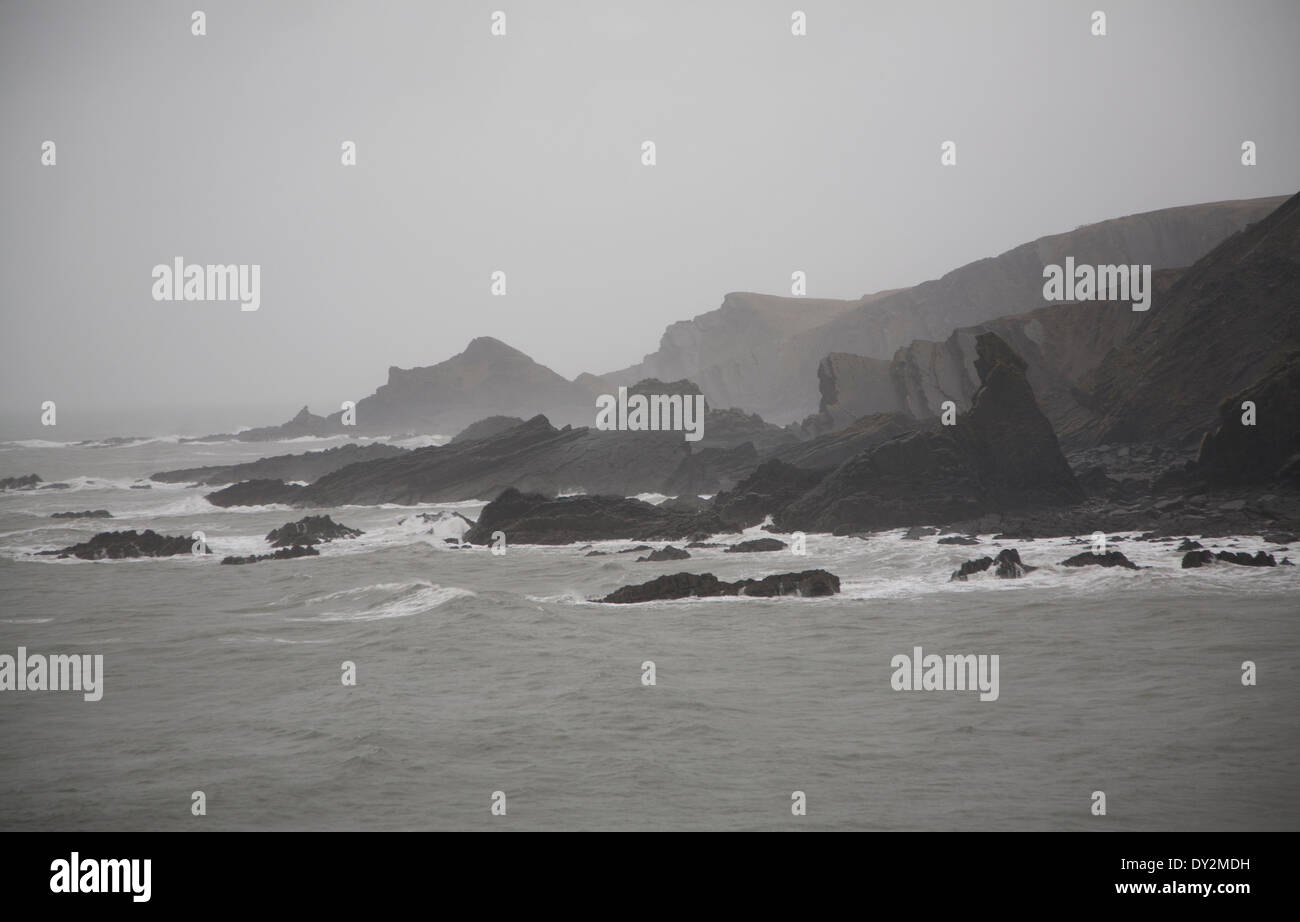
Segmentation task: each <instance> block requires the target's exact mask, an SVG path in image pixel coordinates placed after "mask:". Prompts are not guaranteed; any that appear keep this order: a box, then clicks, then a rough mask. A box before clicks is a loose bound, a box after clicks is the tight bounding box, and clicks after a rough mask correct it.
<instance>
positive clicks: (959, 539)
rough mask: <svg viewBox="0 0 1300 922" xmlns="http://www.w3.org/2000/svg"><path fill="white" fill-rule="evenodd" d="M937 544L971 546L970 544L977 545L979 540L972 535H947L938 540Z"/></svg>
mask: <svg viewBox="0 0 1300 922" xmlns="http://www.w3.org/2000/svg"><path fill="white" fill-rule="evenodd" d="M939 543H940V544H965V545H972V544H979V543H980V539H979V538H977V537H975V536H974V535H949V536H948V537H946V538H940V539H939Z"/></svg>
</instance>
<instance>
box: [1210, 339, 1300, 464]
mask: <svg viewBox="0 0 1300 922" xmlns="http://www.w3.org/2000/svg"><path fill="white" fill-rule="evenodd" d="M1298 407H1300V349H1296V350H1295V351H1293V352H1290V353H1289V354H1287V355H1285V356H1284V357H1283V358H1282V359H1281V360H1279V362H1278V363H1277V364H1276V365H1275V366H1273V367H1272V368H1271V369H1269V371H1268V372H1266V373H1265V374H1264V376H1263V377H1262V378H1260V379H1259V380H1258V381H1256V382H1255V383H1254V384H1252V385H1251V386H1250V387H1248V388H1246V389H1245V390H1244V391H1241V392H1240V393H1237V394H1233V395H1232V396H1231V397H1229V398H1228V399H1227V400H1225V401H1224V402H1223V403H1222V405H1221V406H1220V407H1219V425H1218V427H1217V428H1215V430H1214V431H1213V432H1207V433H1206V434H1205V438H1204V439H1203V440H1202V441H1201V445H1200V450H1199V452H1198V454H1197V457H1196V467H1197V471H1198V473H1199V474H1200V475H1201V477H1203V478H1204V479H1205V480H1207V481H1209V482H1210V483H1212V484H1216V485H1236V484H1253V483H1270V482H1274V481H1285V482H1288V483H1290V484H1292V485H1293V486H1300V411H1298V410H1297V408H1298ZM1248 419H1249V420H1250V421H1251V424H1250V425H1248V424H1247V422H1246V421H1247V420H1248Z"/></svg>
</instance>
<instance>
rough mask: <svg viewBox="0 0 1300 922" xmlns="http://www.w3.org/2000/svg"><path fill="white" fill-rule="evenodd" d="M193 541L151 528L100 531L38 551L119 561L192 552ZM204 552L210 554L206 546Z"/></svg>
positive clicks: (86, 558)
mask: <svg viewBox="0 0 1300 922" xmlns="http://www.w3.org/2000/svg"><path fill="white" fill-rule="evenodd" d="M193 546H194V542H193V541H192V540H191V539H189V538H186V537H184V536H175V537H173V536H171V535H160V534H158V533H157V532H155V531H153V530H151V529H145V530H144V531H143V532H137V531H136V530H135V529H131V530H130V531H102V532H100V533H99V534H97V535H95V537H93V538H91V539H90V540H89V541H83V542H81V543H80V544H73V545H70V546H68V547H65V548H63V549H61V550H57V551H38V552H37V553H38V554H41V555H43V556H49V557H59V558H66V557H76V558H78V559H80V560H122V559H125V558H134V557H175V556H176V555H177V554H189V553H192V548H193ZM203 553H205V554H211V553H212V551H210V550H208V549H207V548H206V547H205V548H204V549H203Z"/></svg>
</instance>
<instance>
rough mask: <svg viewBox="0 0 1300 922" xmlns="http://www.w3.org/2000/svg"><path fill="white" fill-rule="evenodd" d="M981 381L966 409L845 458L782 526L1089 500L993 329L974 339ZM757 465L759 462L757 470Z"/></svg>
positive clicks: (941, 516) (850, 525)
mask: <svg viewBox="0 0 1300 922" xmlns="http://www.w3.org/2000/svg"><path fill="white" fill-rule="evenodd" d="M976 347H977V350H978V354H979V359H978V360H977V363H976V367H977V371H978V373H979V374H980V377H981V380H982V381H983V384H982V385H981V387H980V389H979V390H978V391H976V393H975V395H974V397H973V398H972V407H971V409H970V412H969V413H966V414H964V415H962V416H959V417H958V418H957V422H956V424H955V425H953V426H939V427H936V428H934V429H930V430H927V431H922V432H915V433H911V434H908V435H904V436H900V437H898V438H895V439H891V440H889V441H887V442H884V443H883V444H881V445H878V446H877V447H875V448H873V449H871V450H869V451H866V452H863V453H862V454H860V455H858V456H856V457H854V458H852V459H851V460H849V461H846V462H845V463H844V464H842V465H840V466H839V467H838V468H836V469H835V470H834V471H832V472H831V473H830V474H828V475H827V476H826V477H825V478H823V479H822V480H821V481H820V482H819V483H818V484H817V485H816V486H815V487H813V488H812V489H811V490H809V491H808V492H807V493H805V494H804V495H803V496H801V497H799V498H798V499H796V500H794V501H793V502H791V503H790V504H789V505H787V506H786V507H785V508H783V509H782V510H780V511H779V512H777V513H776V515H775V517H774V518H775V524H776V525H777V527H778V528H780V529H781V530H782V531H787V532H788V531H796V530H798V531H830V532H838V531H841V530H871V529H884V528H893V527H898V526H900V525H906V524H908V523H909V522H915V521H916V520H917V519H918V518H920V519H923V520H931V521H935V520H938V521H961V520H964V519H972V518H975V517H977V516H980V515H985V514H988V513H991V512H993V511H1006V510H1015V509H1031V508H1054V507H1055V508H1059V507H1065V506H1069V505H1072V504H1077V503H1080V502H1082V501H1083V499H1084V494H1083V491H1082V490H1081V489H1080V488H1079V485H1078V483H1077V482H1076V481H1075V479H1074V474H1073V473H1072V472H1071V470H1070V467H1069V465H1068V464H1067V463H1066V460H1065V457H1064V456H1063V455H1062V454H1061V449H1060V446H1059V444H1058V443H1057V441H1056V436H1055V434H1054V433H1053V432H1052V427H1051V424H1050V423H1048V421H1047V419H1046V417H1044V416H1043V414H1042V411H1041V410H1039V408H1038V405H1037V404H1036V403H1035V401H1034V394H1033V391H1032V390H1031V389H1030V387H1029V383H1028V382H1027V381H1026V379H1025V374H1024V361H1023V360H1022V359H1020V357H1019V356H1017V355H1016V354H1015V353H1014V352H1012V351H1011V349H1010V347H1008V346H1007V344H1006V343H1004V342H1003V341H1002V340H1000V339H999V338H998V337H997V336H996V335H994V334H992V333H984V334H981V335H980V336H979V337H977V340H976ZM760 470H761V468H760Z"/></svg>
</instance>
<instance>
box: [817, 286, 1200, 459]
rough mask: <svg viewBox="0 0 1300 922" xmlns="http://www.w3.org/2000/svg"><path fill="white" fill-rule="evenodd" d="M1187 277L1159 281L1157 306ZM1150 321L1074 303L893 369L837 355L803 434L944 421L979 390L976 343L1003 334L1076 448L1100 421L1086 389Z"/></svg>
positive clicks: (961, 333) (1004, 322)
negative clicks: (877, 418)
mask: <svg viewBox="0 0 1300 922" xmlns="http://www.w3.org/2000/svg"><path fill="white" fill-rule="evenodd" d="M1179 271H1180V270H1166V271H1163V272H1158V273H1155V275H1154V277H1153V279H1152V287H1153V288H1154V297H1155V298H1156V299H1158V298H1160V297H1161V296H1162V293H1163V292H1165V291H1167V290H1168V289H1169V287H1170V285H1171V284H1172V283H1173V281H1174V280H1175V279H1176V278H1177V277H1178V274H1179ZM1142 316H1143V315H1142V313H1141V312H1138V311H1134V310H1133V309H1132V308H1131V306H1130V305H1129V304H1128V303H1127V302H1123V303H1121V302H1107V301H1098V302H1084V303H1070V304H1062V305H1060V306H1053V307H1042V308H1039V309H1037V310H1034V311H1029V312H1027V313H1023V314H1016V315H1013V316H1009V317H999V318H998V319H996V320H991V321H989V322H987V323H981V324H976V325H974V326H970V327H963V328H961V329H958V330H955V331H953V333H952V334H951V335H950V336H949V337H948V338H947V339H945V340H943V341H941V342H934V341H930V340H914V341H913V342H911V343H908V344H907V345H906V346H904V347H903V348H901V349H899V350H898V351H897V352H895V353H894V357H893V359H891V360H890V361H888V362H886V361H883V360H881V359H875V358H870V357H868V356H861V355H849V354H847V353H842V352H836V353H832V354H830V355H828V356H826V358H824V359H823V360H822V362H821V364H820V365H819V366H818V369H817V376H818V382H819V384H820V386H821V391H822V403H821V409H820V411H819V412H818V413H817V415H815V416H813V417H810V418H809V419H807V420H805V421H804V422H803V423H802V424H801V427H800V428H801V431H802V432H803V433H804V434H805V435H820V434H822V433H826V432H835V431H837V430H840V429H842V428H844V427H846V426H848V425H850V424H851V423H853V422H854V421H855V420H857V419H859V418H861V417H863V416H868V415H871V414H876V413H899V414H903V415H905V416H909V417H912V418H914V419H918V420H925V419H931V418H933V417H937V416H939V415H940V414H941V413H942V411H943V404H944V402H945V401H952V402H953V404H955V405H956V406H957V407H964V406H967V405H968V404H969V403H970V399H971V397H972V396H973V395H974V393H975V391H976V389H977V388H978V387H979V375H978V374H977V373H976V371H975V363H976V359H977V350H976V339H977V338H978V337H979V336H980V334H982V333H996V334H997V335H998V336H999V337H1000V338H1001V339H1003V340H1004V341H1006V342H1007V343H1008V344H1009V345H1010V346H1011V347H1012V348H1013V349H1014V350H1015V351H1016V352H1017V353H1018V354H1019V355H1020V356H1022V357H1023V358H1024V359H1025V362H1026V363H1027V370H1026V376H1027V378H1028V380H1029V383H1030V385H1031V386H1032V387H1033V389H1034V394H1035V396H1036V397H1037V398H1038V404H1039V406H1040V407H1041V408H1042V410H1043V412H1044V413H1045V414H1046V416H1047V418H1048V420H1050V421H1051V423H1052V426H1053V427H1054V428H1055V430H1056V433H1057V435H1058V437H1059V438H1060V440H1061V442H1062V443H1063V444H1066V445H1074V444H1075V443H1076V442H1079V441H1080V440H1081V439H1082V438H1083V435H1082V432H1083V430H1084V429H1085V427H1086V425H1087V424H1088V423H1089V422H1090V421H1091V420H1093V419H1094V418H1095V417H1096V411H1095V410H1094V409H1093V407H1092V405H1091V400H1090V399H1089V398H1088V396H1087V394H1085V393H1084V392H1083V391H1082V389H1081V387H1080V382H1081V381H1082V380H1083V378H1084V377H1085V376H1086V375H1087V374H1088V373H1089V372H1091V371H1092V370H1093V369H1094V368H1096V367H1097V365H1099V364H1100V363H1101V361H1102V360H1103V359H1104V358H1105V357H1106V356H1107V355H1108V354H1109V353H1110V351H1111V350H1112V349H1114V348H1116V347H1117V346H1118V345H1119V344H1120V343H1122V342H1123V341H1124V340H1125V338H1126V337H1127V336H1128V335H1129V334H1130V333H1131V331H1132V330H1134V329H1135V328H1136V327H1137V326H1138V325H1139V324H1140V323H1141V321H1142Z"/></svg>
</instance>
